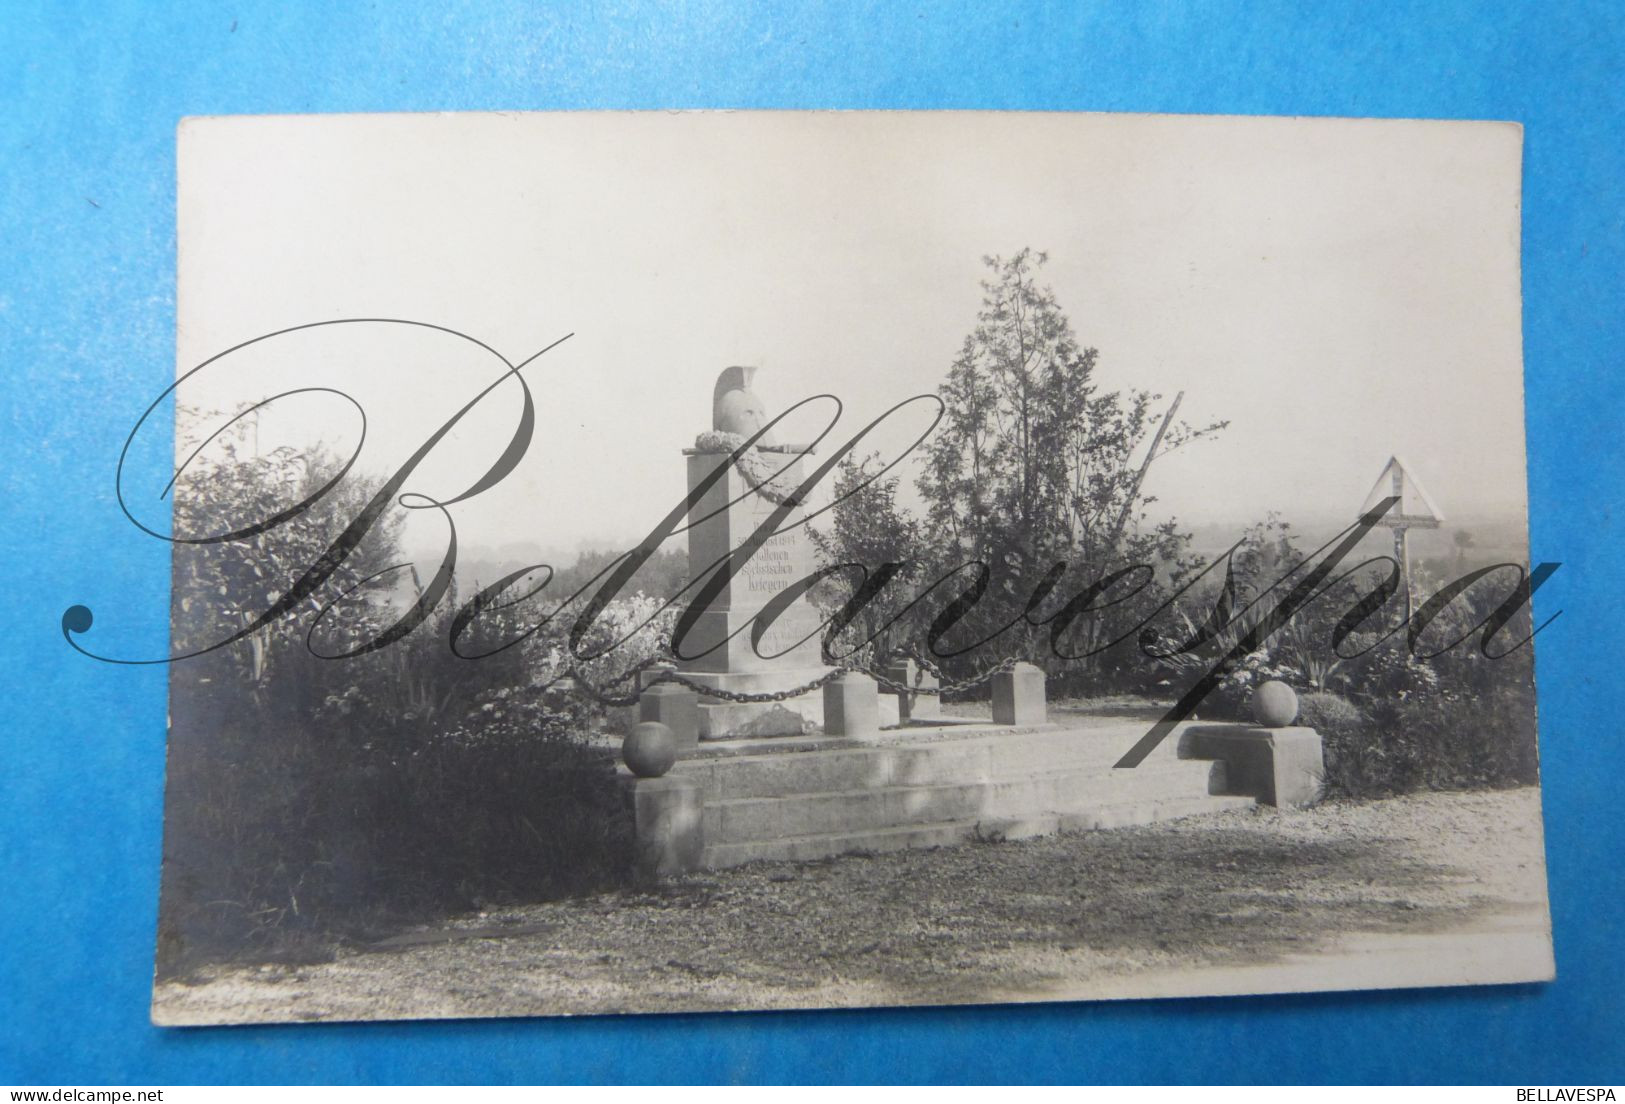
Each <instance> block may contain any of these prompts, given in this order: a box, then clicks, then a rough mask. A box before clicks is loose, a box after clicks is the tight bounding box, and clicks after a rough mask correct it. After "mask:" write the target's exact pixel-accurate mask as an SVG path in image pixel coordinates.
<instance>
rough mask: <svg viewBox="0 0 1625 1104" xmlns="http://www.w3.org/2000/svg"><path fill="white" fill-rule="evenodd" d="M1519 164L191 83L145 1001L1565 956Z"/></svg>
mask: <svg viewBox="0 0 1625 1104" xmlns="http://www.w3.org/2000/svg"><path fill="white" fill-rule="evenodd" d="M1521 154H1522V132H1521V130H1520V129H1519V128H1518V127H1517V126H1516V125H1514V124H1509V123H1498V122H1444V121H1439V122H1433V121H1397V120H1394V121H1389V120H1357V119H1301V118H1295V119H1286V118H1229V117H1212V118H1208V117H1174V116H1127V115H1125V116H1113V115H1077V114H1010V113H862V112H859V113H844V112H806V113H772V112H739V113H725V112H716V113H661V112H651V113H579V114H506V115H504V114H470V115H457V114H446V115H372V116H369V115H352V116H310V117H292V116H290V117H226V118H198V119H188V120H185V121H184V122H183V123H181V125H180V129H179V134H178V161H179V163H178V232H177V249H178V270H177V282H178V287H177V366H176V368H177V371H176V385H175V387H174V388H173V390H172V391H170V392H168V393H166V394H165V395H163V396H161V397H158V399H157V401H156V402H155V403H154V405H153V406H152V408H151V409H150V410H148V412H147V415H146V416H145V418H144V419H143V420H142V422H141V424H140V425H139V426H138V427H137V428H136V436H137V437H140V438H142V439H144V440H149V441H150V440H160V441H163V442H165V444H164V446H163V447H164V448H165V449H167V448H168V445H167V440H168V438H167V435H168V434H169V433H171V432H173V434H174V454H175V464H174V467H173V471H172V472H164V473H162V478H161V479H159V480H155V481H154V485H151V486H147V485H142V482H141V481H142V479H143V478H144V477H143V475H142V473H140V472H138V471H133V470H132V471H129V472H125V473H123V476H122V478H123V479H124V480H125V482H124V483H123V484H121V494H122V495H123V501H124V502H125V504H126V509H127V510H128V511H129V512H130V514H131V517H132V518H133V519H134V520H135V521H136V522H137V523H138V524H140V525H142V526H143V527H145V528H148V529H149V530H151V531H153V532H155V533H159V534H162V535H166V536H168V537H169V538H170V539H171V540H172V541H173V548H174V552H173V596H172V602H173V606H172V623H171V624H172V627H171V655H170V657H169V660H168V663H169V672H170V732H169V745H168V768H167V769H168V778H167V789H166V813H165V825H164V848H163V871H162V886H161V905H160V922H159V933H158V946H157V961H156V967H157V968H156V981H155V989H154V999H153V1018H154V1020H155V1021H156V1022H157V1023H159V1024H164V1025H186V1024H220V1023H244V1022H269V1021H341V1020H378V1019H399V1018H427V1017H469V1016H538V1015H544V1016H545V1015H564V1014H584V1013H646V1012H664V1011H705V1010H738V1009H770V1008H830V1007H869V1006H887V1005H938V1004H960V1003H989V1002H1008V1001H1058V1000H1090V999H1103V998H1140V997H1161V996H1175V995H1197V994H1240V993H1263V992H1293V991H1308V990H1326V989H1362V988H1382V987H1411V986H1448V985H1468V984H1487V983H1507V982H1529V981H1541V980H1545V979H1549V978H1551V977H1552V976H1553V959H1552V952H1551V940H1550V922H1549V915H1548V909H1547V901H1546V876H1545V864H1544V856H1543V845H1542V834H1541V799H1540V789H1539V767H1538V756H1537V740H1536V709H1535V691H1534V657H1533V653H1534V650H1535V637H1536V634H1537V633H1538V632H1539V630H1540V629H1541V628H1542V627H1543V625H1542V623H1541V622H1540V621H1538V620H1537V619H1536V618H1535V617H1534V615H1533V614H1532V612H1531V611H1532V602H1531V599H1532V596H1533V594H1534V592H1535V590H1536V589H1537V588H1538V587H1539V586H1540V584H1541V582H1543V581H1544V580H1545V579H1546V578H1547V577H1548V576H1549V575H1550V573H1551V571H1552V569H1553V565H1547V564H1539V563H1531V562H1530V557H1529V544H1528V527H1527V510H1526V491H1525V454H1524V418H1523V368H1522V355H1521V333H1520V310H1521V306H1520V288H1519V241H1520V238H1519V203H1520V191H1519V189H1520V172H1521ZM71 621H72V618H70V619H69V620H68V621H65V626H66V627H67V629H68V631H69V633H70V637H71V640H72V642H73V643H74V645H75V646H76V647H79V648H81V650H84V651H86V652H88V653H91V654H95V647H96V634H95V633H94V631H92V630H91V628H90V624H89V618H88V616H87V617H85V618H84V619H83V623H69V622H71Z"/></svg>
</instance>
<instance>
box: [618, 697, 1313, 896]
mask: <svg viewBox="0 0 1625 1104" xmlns="http://www.w3.org/2000/svg"><path fill="white" fill-rule="evenodd" d="M1216 727H1218V726H1212V725H1201V724H1198V723H1190V724H1185V725H1181V726H1179V728H1178V729H1176V730H1175V733H1174V734H1173V735H1172V736H1170V737H1169V738H1168V739H1167V740H1165V741H1163V743H1162V744H1161V745H1160V746H1159V747H1158V748H1157V750H1156V751H1155V752H1153V753H1152V755H1151V756H1150V757H1149V758H1148V759H1146V761H1145V762H1144V763H1142V764H1141V765H1140V766H1138V767H1136V768H1133V769H1129V770H1120V769H1116V768H1114V766H1113V764H1114V763H1115V762H1116V761H1117V759H1118V758H1119V757H1121V756H1122V754H1123V753H1124V752H1125V751H1127V750H1128V749H1129V748H1130V747H1132V746H1133V744H1134V743H1135V741H1136V740H1138V739H1139V738H1140V737H1141V736H1142V735H1144V733H1145V730H1146V722H1144V721H1142V720H1123V721H1111V720H1103V721H1100V722H1092V723H1090V724H1088V725H1087V726H1083V727H1079V726H1065V725H1049V724H1046V725H1030V726H999V725H991V724H982V723H974V722H972V723H957V724H956V723H938V724H933V725H930V726H923V725H922V726H905V727H903V728H899V729H893V730H889V731H883V732H881V733H879V734H878V735H876V736H874V737H869V738H865V739H864V740H862V741H858V740H853V739H843V738H831V737H825V736H818V735H811V736H789V737H777V738H774V739H743V740H723V741H712V742H709V743H702V744H701V745H700V746H699V748H698V749H696V750H695V751H694V752H691V753H689V755H688V756H687V757H685V758H684V759H682V760H681V761H679V762H678V764H677V765H676V766H675V767H673V768H672V770H671V772H670V774H668V775H666V776H665V777H664V778H660V779H654V780H634V779H632V778H631V777H630V776H627V778H626V784H627V785H628V786H629V787H630V788H632V789H633V790H634V791H637V789H638V787H648V786H649V784H650V782H651V781H652V782H653V783H656V784H658V787H659V788H660V789H661V792H662V793H663V794H665V795H668V796H666V797H665V798H664V799H663V800H665V801H667V802H671V803H678V804H680V805H681V806H682V809H683V810H684V815H682V816H666V815H664V814H662V813H661V812H660V811H659V809H658V808H655V807H651V808H650V809H649V810H648V811H647V812H646V813H645V812H644V811H643V809H642V804H640V805H639V806H638V808H639V816H638V820H639V835H640V844H642V845H643V848H644V852H645V854H646V855H647V856H649V857H648V859H646V865H648V866H649V867H651V868H652V869H655V870H656V871H658V872H660V873H674V872H677V871H679V870H684V869H693V868H695V867H696V866H698V867H700V868H708V869H716V868H722V867H729V866H737V865H739V864H741V863H747V862H752V861H755V860H759V859H796V860H803V859H818V858H826V857H829V856H832V855H840V854H845V853H849V852H854V851H888V850H898V849H901V848H908V847H936V846H941V845H944V844H953V843H959V842H963V841H966V840H970V839H974V838H990V837H991V838H1004V839H1017V838H1025V837H1030V836H1038V835H1045V834H1049V833H1052V832H1057V831H1069V830H1079V829H1087V828H1115V827H1122V826H1126V825H1131V824H1146V823H1150V822H1153V821H1159V820H1169V819H1173V818H1176V817H1185V816H1194V815H1198V814H1202V813H1211V812H1217V811H1220V810H1223V809H1229V808H1235V807H1240V806H1248V805H1252V804H1254V803H1255V802H1256V801H1258V800H1259V799H1261V798H1262V799H1264V800H1266V801H1273V800H1274V799H1275V798H1276V796H1277V795H1276V793H1275V792H1274V791H1273V789H1272V791H1271V792H1270V793H1268V794H1266V793H1264V792H1261V790H1260V787H1261V786H1263V785H1264V784H1265V783H1266V781H1268V782H1270V784H1271V785H1272V786H1273V780H1274V779H1275V778H1276V776H1277V773H1278V772H1274V771H1272V770H1270V769H1269V768H1268V767H1267V765H1266V764H1265V760H1266V758H1267V757H1268V756H1269V755H1270V754H1271V752H1270V748H1271V747H1272V746H1273V743H1274V739H1273V737H1271V736H1269V735H1267V734H1268V733H1269V732H1270V731H1271V730H1264V729H1254V728H1252V727H1251V726H1243V725H1234V726H1222V727H1223V731H1222V732H1219V731H1215V729H1216ZM1293 732H1294V734H1295V735H1293V736H1292V737H1291V738H1290V739H1288V740H1286V741H1284V743H1285V744H1287V745H1290V747H1291V748H1293V749H1295V750H1294V752H1293V755H1294V756H1295V758H1294V762H1295V763H1296V762H1301V761H1302V758H1303V757H1302V756H1301V755H1298V752H1301V750H1302V745H1303V744H1304V743H1305V738H1304V737H1302V736H1299V735H1296V733H1304V732H1307V733H1308V734H1309V737H1313V743H1314V745H1315V748H1316V750H1318V737H1315V736H1314V733H1313V731H1312V730H1304V729H1298V730H1293ZM1249 734H1256V735H1253V736H1252V738H1251V739H1250V740H1249V739H1248V737H1249ZM1227 756H1229V757H1236V758H1237V759H1238V763H1237V766H1238V767H1239V768H1240V770H1239V773H1240V774H1241V775H1243V776H1244V777H1243V778H1241V779H1240V780H1239V781H1240V784H1233V783H1232V776H1233V772H1232V770H1231V767H1230V764H1229V761H1228V758H1227ZM1293 769H1297V768H1296V767H1294V768H1293ZM651 788H652V787H651ZM1295 792H1296V791H1295ZM650 796H651V797H652V796H653V795H652V794H651V795H650ZM1283 796H1284V793H1283ZM1300 796H1301V794H1300ZM1311 799H1312V798H1311ZM1299 803H1301V802H1299ZM645 804H646V802H645ZM658 804H659V801H656V802H655V805H658ZM674 824H681V825H686V828H684V829H682V831H683V833H684V838H681V839H671V838H651V834H652V835H653V836H660V835H661V834H662V833H667V832H669V831H670V830H671V829H670V827H669V826H671V825H674ZM645 825H647V826H648V828H647V830H646V829H645ZM689 833H692V835H690V834H689ZM695 856H697V859H696V858H695Z"/></svg>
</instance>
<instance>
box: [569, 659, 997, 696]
mask: <svg viewBox="0 0 1625 1104" xmlns="http://www.w3.org/2000/svg"><path fill="white" fill-rule="evenodd" d="M659 662H661V659H660V657H658V656H651V657H650V658H648V659H645V660H643V661H641V662H639V663H637V664H635V665H633V666H632V667H630V668H628V669H627V670H625V671H623V672H621V673H620V674H619V675H616V676H615V677H614V678H612V679H609V680H607V681H606V682H604V683H603V684H602V685H601V686H595V685H593V683H592V682H591V681H589V680H588V679H587V678H586V677H585V676H584V675H583V674H582V673H581V670H580V669H579V668H571V670H570V676H569V677H570V678H571V679H573V680H574V681H575V684H576V685H577V686H579V687H580V688H581V689H582V690H584V691H585V692H586V693H587V695H588V696H589V697H592V698H594V699H596V700H597V701H598V702H600V703H602V704H604V705H608V706H614V707H622V706H628V705H636V704H637V703H638V700H639V699H640V698H641V697H642V696H643V691H644V690H649V689H652V688H653V687H656V686H659V685H660V684H661V683H665V682H671V683H676V684H677V685H679V686H685V687H687V688H688V689H690V690H693V691H694V692H695V693H697V694H700V695H703V696H704V697H708V698H719V699H721V700H722V701H729V702H738V703H741V704H755V703H764V702H782V701H788V700H789V699H791V698H799V697H800V696H801V695H803V694H810V693H812V692H813V691H814V690H821V689H823V688H824V687H825V686H827V685H828V684H829V683H831V682H834V681H835V680H836V679H838V678H840V677H841V676H842V675H844V674H848V673H855V674H860V675H867V676H868V677H869V678H872V679H874V680H875V681H876V682H878V683H879V684H880V685H882V686H884V687H886V688H887V689H889V690H891V691H892V692H893V693H896V694H924V695H927V696H937V695H942V694H956V693H959V692H961V691H964V690H970V689H974V688H975V687H977V686H981V685H982V684H983V683H986V682H988V681H990V680H991V679H992V678H993V677H994V676H995V675H998V674H1000V673H1002V672H1004V671H1009V670H1011V669H1012V668H1014V667H1015V665H1016V664H1017V663H1019V662H1021V661H1020V660H1018V659H1016V658H1015V657H1014V656H1012V657H1010V658H1008V659H1005V660H1003V661H1002V662H1000V663H999V664H997V665H996V666H993V667H990V668H988V669H987V670H986V671H983V672H982V673H980V674H978V675H972V676H971V677H970V678H968V679H962V680H960V681H959V682H952V683H948V684H947V685H944V686H909V685H908V684H907V683H905V682H899V681H897V680H896V679H894V678H891V677H890V676H888V675H884V674H881V673H880V672H879V671H875V670H872V669H867V668H863V667H858V666H855V665H853V664H845V663H842V664H836V665H835V666H834V667H831V668H830V669H829V670H828V671H827V672H825V673H824V674H822V675H820V676H819V677H818V678H815V679H813V680H812V681H811V682H806V683H803V684H801V685H800V686H794V687H787V688H785V689H783V690H771V691H766V692H764V693H760V694H747V693H744V692H742V691H738V690H724V689H722V688H721V687H719V686H708V685H706V684H705V683H703V682H698V681H696V680H694V679H691V678H689V677H687V676H686V675H683V674H680V673H679V672H677V671H675V670H670V669H668V670H665V671H662V672H660V674H658V675H656V676H655V677H654V678H652V679H650V680H649V683H648V685H647V686H644V687H642V688H641V689H638V690H634V691H633V692H631V693H629V694H611V693H609V692H608V690H607V689H606V688H607V687H610V686H616V685H619V684H620V683H623V682H626V681H627V680H629V679H631V678H634V677H636V676H637V675H639V674H641V673H642V672H643V671H645V670H647V669H648V668H650V667H651V666H653V665H654V664H656V663H659ZM916 662H919V661H918V660H916ZM921 666H922V667H924V666H925V664H924V663H921ZM932 673H933V674H936V672H935V671H933V672H932Z"/></svg>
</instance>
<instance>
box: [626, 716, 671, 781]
mask: <svg viewBox="0 0 1625 1104" xmlns="http://www.w3.org/2000/svg"><path fill="white" fill-rule="evenodd" d="M621 761H622V762H623V763H625V764H626V769H627V770H629V771H631V772H632V773H633V774H635V775H637V776H638V777H639V778H659V777H660V776H661V775H663V774H665V773H666V772H667V771H669V770H671V767H672V764H673V763H675V762H677V734H676V733H675V732H673V731H672V730H671V728H670V726H668V725H663V724H661V723H660V722H659V721H644V722H642V723H641V724H636V725H633V726H632V731H631V733H630V734H629V735H628V736H627V737H626V739H625V740H623V741H622V742H621Z"/></svg>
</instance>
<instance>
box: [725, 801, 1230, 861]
mask: <svg viewBox="0 0 1625 1104" xmlns="http://www.w3.org/2000/svg"><path fill="white" fill-rule="evenodd" d="M1253 804H1255V802H1254V800H1253V799H1252V798H1250V797H1236V796H1229V795H1204V796H1199V797H1184V798H1163V799H1161V800H1151V801H1131V802H1123V803H1119V804H1109V805H1101V806H1098V807H1096V808H1092V809H1087V810H1076V811H1072V812H1065V813H1032V814H1028V815H1026V816H1012V817H978V818H974V819H970V818H966V819H962V820H956V821H943V822H936V823H929V824H910V825H904V826H900V827H890V828H871V829H856V830H844V831H835V832H819V833H812V834H808V835H801V836H784V837H781V838H778V839H767V840H745V841H738V842H726V843H711V844H708V845H707V846H706V848H705V851H704V857H703V860H702V863H703V865H704V866H706V867H708V868H711V869H722V868H724V867H730V866H739V865H741V864H743V863H748V862H759V861H774V860H791V861H798V862H802V861H806V860H809V859H826V858H832V857H834V856H836V855H844V854H852V853H855V852H883V851H900V850H903V849H905V848H924V847H947V846H952V845H955V844H960V843H966V842H968V841H970V840H973V839H977V838H982V839H1009V840H1014V839H1027V838H1032V837H1036V836H1045V835H1053V834H1054V833H1056V832H1074V831H1089V830H1094V829H1101V828H1126V827H1130V826H1133V825H1138V824H1151V823H1155V822H1158V821H1165V820H1177V819H1182V818H1184V817H1190V816H1202V815H1207V814H1211V813H1218V812H1223V811H1225V810H1227V809H1237V808H1245V807H1247V806H1251V805H1253Z"/></svg>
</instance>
